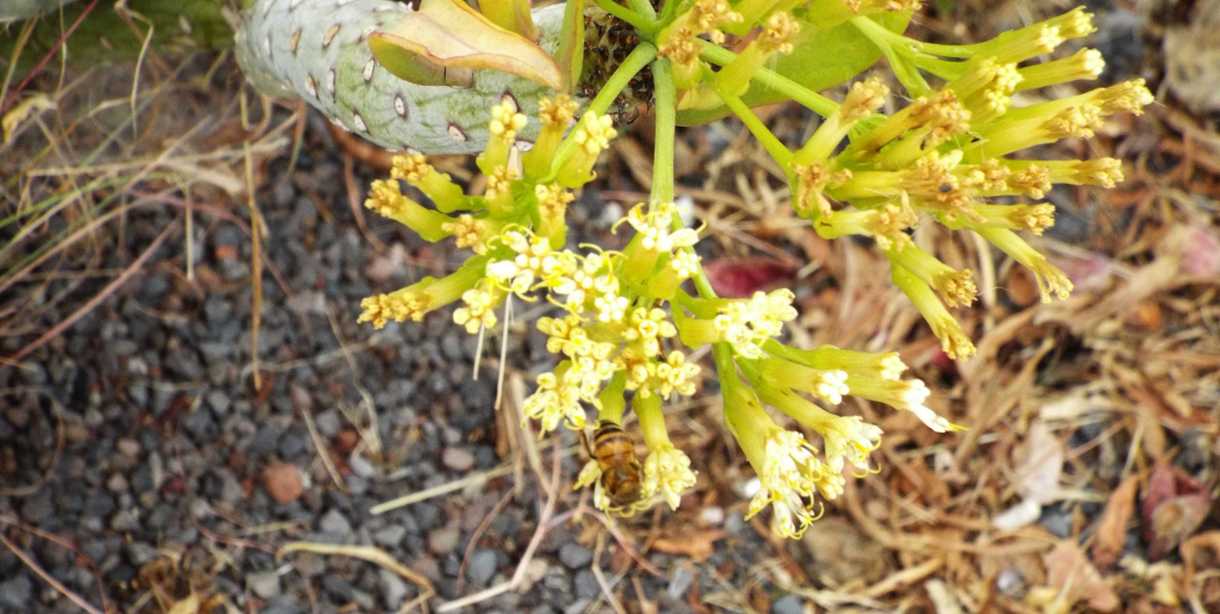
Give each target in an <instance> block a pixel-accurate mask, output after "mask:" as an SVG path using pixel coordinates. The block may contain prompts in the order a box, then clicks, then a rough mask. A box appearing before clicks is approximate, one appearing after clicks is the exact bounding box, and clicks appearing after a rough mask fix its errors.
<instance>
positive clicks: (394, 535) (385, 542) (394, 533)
mask: <svg viewBox="0 0 1220 614" xmlns="http://www.w3.org/2000/svg"><path fill="white" fill-rule="evenodd" d="M406 534H407V530H406V528H404V527H403V526H402V525H397V524H392V525H390V526H388V527H385V528H384V529H381V530H379V531H377V532H376V533H374V534H373V541H375V542H377V543H378V544H379V545H381V546H385V547H387V548H393V547H395V546H397V545H398V544H399V543H400V542H401V541H402V538H403V537H404V536H405V535H406Z"/></svg>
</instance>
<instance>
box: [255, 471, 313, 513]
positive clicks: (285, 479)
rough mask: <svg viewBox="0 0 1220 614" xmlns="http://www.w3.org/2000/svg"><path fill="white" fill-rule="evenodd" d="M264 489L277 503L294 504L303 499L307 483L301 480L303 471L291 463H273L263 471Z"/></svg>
mask: <svg viewBox="0 0 1220 614" xmlns="http://www.w3.org/2000/svg"><path fill="white" fill-rule="evenodd" d="M263 488H265V489H267V494H268V495H271V498H272V499H274V500H275V502H276V503H279V504H280V505H284V504H287V503H292V502H293V501H296V500H297V499H299V498H300V497H301V493H302V492H304V491H305V483H304V481H303V480H302V479H301V470H300V469H297V466H296V465H293V464H290V463H271V464H270V465H267V467H266V468H265V469H263Z"/></svg>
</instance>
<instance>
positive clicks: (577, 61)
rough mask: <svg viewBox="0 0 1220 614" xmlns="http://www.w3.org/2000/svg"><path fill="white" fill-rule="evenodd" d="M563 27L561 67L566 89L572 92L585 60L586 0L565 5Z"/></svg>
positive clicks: (560, 49)
mask: <svg viewBox="0 0 1220 614" xmlns="http://www.w3.org/2000/svg"><path fill="white" fill-rule="evenodd" d="M563 10H564V13H563V28H562V29H560V31H559V51H558V52H556V54H555V55H556V57H557V58H558V60H559V69H560V71H562V72H563V78H564V84H565V86H566V87H565V88H564V90H565V91H567V92H568V93H571V92H572V91H574V90H575V89H576V84H577V83H579V82H580V71H582V70H584V61H585V0H568V1H567V3H566V5H565V6H564V9H563Z"/></svg>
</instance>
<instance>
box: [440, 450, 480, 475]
mask: <svg viewBox="0 0 1220 614" xmlns="http://www.w3.org/2000/svg"><path fill="white" fill-rule="evenodd" d="M441 462H442V463H444V464H445V466H446V467H448V468H450V469H452V470H454V471H469V470H470V468H471V467H474V454H471V453H470V451H469V450H467V449H466V448H445V451H444V452H441Z"/></svg>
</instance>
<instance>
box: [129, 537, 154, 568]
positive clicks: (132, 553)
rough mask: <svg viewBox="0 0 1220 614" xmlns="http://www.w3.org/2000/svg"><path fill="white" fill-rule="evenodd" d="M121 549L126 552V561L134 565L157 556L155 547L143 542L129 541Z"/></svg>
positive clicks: (136, 565) (137, 565)
mask: <svg viewBox="0 0 1220 614" xmlns="http://www.w3.org/2000/svg"><path fill="white" fill-rule="evenodd" d="M123 551H124V552H126V553H127V561H128V562H129V563H131V564H132V565H133V566H135V567H139V566H141V565H143V564H145V563H147V562H149V561H151V560H153V559H155V558H157V549H156V548H154V547H152V546H151V545H149V544H146V543H144V542H131V543H130V544H127V545H126V546H125V547H124V548H123Z"/></svg>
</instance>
